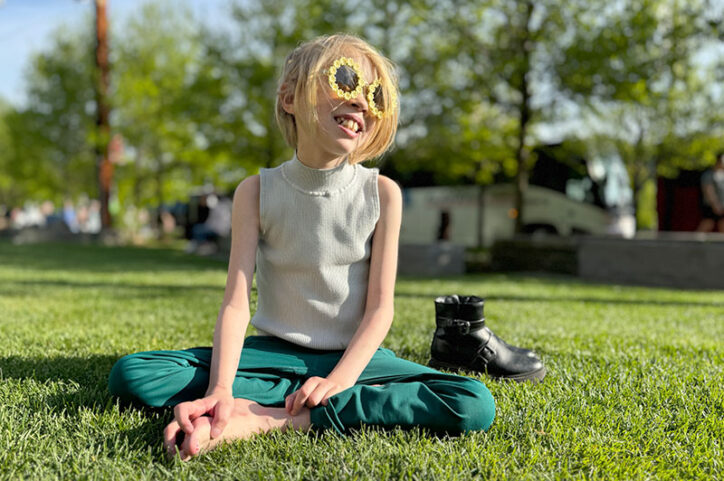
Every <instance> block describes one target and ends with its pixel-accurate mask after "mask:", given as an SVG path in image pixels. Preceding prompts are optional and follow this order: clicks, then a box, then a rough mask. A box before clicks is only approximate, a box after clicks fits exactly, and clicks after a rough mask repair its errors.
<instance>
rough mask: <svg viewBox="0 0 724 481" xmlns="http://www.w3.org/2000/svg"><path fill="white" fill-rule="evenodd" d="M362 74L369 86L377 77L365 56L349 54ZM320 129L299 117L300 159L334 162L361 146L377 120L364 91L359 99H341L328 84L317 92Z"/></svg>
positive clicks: (318, 126) (298, 148)
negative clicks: (306, 123)
mask: <svg viewBox="0 0 724 481" xmlns="http://www.w3.org/2000/svg"><path fill="white" fill-rule="evenodd" d="M347 56H348V57H350V58H352V59H353V60H354V61H355V62H356V63H357V65H359V67H360V70H361V71H362V80H363V81H364V82H365V83H367V84H369V83H371V82H373V81H374V79H375V78H376V72H375V69H374V68H373V66H372V64H371V62H370V61H369V60H368V59H367V58H366V57H365V56H363V55H360V54H357V55H355V54H351V55H347ZM316 110H317V117H318V119H319V123H318V125H317V129H314V128H310V127H312V126H309V125H305V124H304V120H303V117H301V116H297V127H298V131H297V135H298V139H299V140H298V147H297V150H298V152H299V156H300V157H302V158H305V156H306V158H310V159H311V158H312V157H313V158H316V159H317V160H320V161H321V160H325V161H330V160H335V159H341V158H343V157H346V156H347V155H349V154H350V153H351V152H353V151H355V150H356V149H357V148H358V147H360V146H362V145H363V144H364V143H365V141H366V140H367V139H368V138H369V137H370V136H371V134H372V132H373V131H374V127H375V123H376V121H377V119H376V117H375V116H374V115H372V114H371V113H370V106H369V104H368V102H367V99H366V97H365V90H364V89H363V90H362V93H361V94H360V95H358V96H357V97H354V98H351V99H349V100H345V99H344V98H340V97H339V96H338V95H337V94H336V93H335V92H334V90H332V88H331V87H330V86H329V85H328V84H327V82H326V81H325V82H323V84H322V85H321V86H320V87H318V90H317V107H316Z"/></svg>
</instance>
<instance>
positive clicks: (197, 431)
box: [109, 35, 495, 460]
mask: <svg viewBox="0 0 724 481" xmlns="http://www.w3.org/2000/svg"><path fill="white" fill-rule="evenodd" d="M398 106H399V102H398V101H397V79H396V75H395V72H394V68H393V65H392V63H391V62H390V61H389V60H388V59H386V58H384V57H383V56H382V55H380V54H379V53H378V52H377V51H376V50H375V49H374V48H373V47H371V46H370V45H369V44H367V43H366V42H364V41H363V40H361V39H359V38H357V37H354V36H350V35H333V36H328V37H320V38H317V39H314V40H312V41H309V42H307V43H304V44H302V45H301V46H299V47H298V48H296V49H295V50H294V51H293V52H292V53H291V54H290V55H289V57H288V58H287V59H286V61H285V63H284V66H283V71H282V74H281V78H280V82H279V89H278V95H277V108H276V116H277V122H278V124H279V126H280V128H281V130H282V133H283V134H284V137H285V138H286V140H287V142H288V143H289V144H290V145H291V146H292V147H293V148H294V149H295V151H296V152H295V155H294V157H293V158H292V159H291V160H288V161H287V162H285V163H283V164H282V165H280V166H278V167H275V168H272V169H261V173H260V174H259V175H255V176H251V177H248V178H246V179H245V180H244V181H243V182H241V184H240V185H239V186H238V188H237V189H236V193H235V195H234V203H233V221H232V243H231V255H230V259H229V270H228V278H227V283H226V291H225V294H224V299H223V302H222V305H221V309H220V311H219V316H218V320H217V323H216V329H215V333H214V342H213V348H195V349H187V350H183V351H151V352H142V353H136V354H131V355H128V356H125V357H123V358H122V359H120V360H119V361H118V362H117V363H116V365H115V366H114V367H113V369H112V371H111V375H110V380H109V387H110V391H111V393H112V394H114V395H116V396H119V397H120V398H122V399H124V400H129V401H135V402H140V403H143V404H146V405H149V406H157V407H162V406H168V407H171V406H173V407H174V419H173V421H171V423H170V424H169V425H168V426H167V427H166V429H165V431H164V446H165V448H166V449H167V451H168V453H169V454H171V455H174V454H175V453H176V450H177V449H178V451H179V454H180V456H181V459H184V460H185V459H189V458H191V457H193V456H196V455H198V454H199V453H202V452H205V451H208V450H210V449H213V448H214V447H215V446H217V445H218V444H219V443H221V442H228V441H233V440H237V439H244V438H248V437H250V436H252V435H254V434H256V433H262V432H266V431H269V430H271V429H275V428H279V429H281V430H285V429H288V428H293V429H301V430H308V429H328V428H332V429H335V430H337V431H338V432H340V433H347V432H348V431H349V430H350V429H354V428H359V427H360V426H361V425H363V424H366V425H374V426H383V427H393V426H400V427H402V428H411V427H414V426H421V427H424V428H427V429H429V430H430V431H432V432H436V433H448V434H459V433H463V432H468V431H474V430H485V429H488V427H489V426H490V424H491V423H492V422H493V417H494V416H495V405H494V402H493V398H492V396H491V394H490V392H489V391H488V389H487V388H486V387H485V385H484V384H483V383H481V382H480V381H477V380H474V379H471V378H467V377H462V376H458V375H454V374H445V373H441V372H439V371H436V370H434V369H432V368H429V367H426V366H422V365H419V364H416V363H414V362H411V361H407V360H404V359H400V358H398V357H396V356H395V354H394V353H393V352H392V351H390V350H388V349H384V348H381V347H380V345H381V343H382V341H383V340H384V338H385V336H386V334H387V332H388V330H389V329H390V325H391V324H392V319H393V298H394V291H395V289H394V287H395V286H394V284H395V274H396V269H397V250H398V238H399V231H400V221H401V210H402V199H401V193H400V189H399V188H398V187H397V185H396V184H395V183H394V182H393V181H392V180H390V179H389V178H387V177H384V176H380V175H378V171H377V169H370V168H365V167H362V166H361V165H360V162H363V161H366V160H368V159H373V158H375V157H378V156H380V155H381V154H383V153H384V152H385V151H386V150H387V149H388V148H389V146H390V145H391V144H392V141H393V139H394V135H395V132H396V130H397V120H398V114H399V108H398ZM255 267H256V283H257V290H258V308H257V310H256V313H255V314H254V316H253V318H251V324H253V325H254V326H255V327H256V328H257V331H258V333H259V335H258V336H250V337H248V338H246V339H244V335H245V332H246V330H247V327H248V324H249V322H250V312H249V297H250V293H251V285H252V277H253V275H254V270H255ZM181 439H182V441H181V442H180V443H178V444H180V446H178V447H177V441H179V440H181Z"/></svg>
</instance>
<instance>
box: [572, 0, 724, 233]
mask: <svg viewBox="0 0 724 481" xmlns="http://www.w3.org/2000/svg"><path fill="white" fill-rule="evenodd" d="M714 7H715V6H714V5H713V2H709V1H706V0H691V1H687V2H683V1H680V0H636V1H633V2H627V3H626V4H611V3H610V2H602V1H599V2H586V5H585V8H584V9H582V10H581V15H580V17H579V22H580V25H579V28H578V29H576V41H575V42H573V43H571V44H570V46H569V47H568V48H567V49H566V50H565V51H564V57H563V58H564V59H565V61H564V62H561V63H560V64H559V65H558V69H559V73H560V74H559V77H558V78H559V79H560V84H559V88H560V89H561V90H562V91H565V92H567V93H569V94H570V95H571V97H572V98H573V100H574V101H576V102H577V103H578V104H579V105H581V106H584V107H585V110H586V111H587V113H588V115H589V116H590V117H592V119H593V120H592V122H591V125H592V126H593V130H594V131H595V132H596V134H597V135H598V136H599V137H600V135H601V134H605V135H606V136H608V137H609V138H610V139H611V141H613V142H614V143H615V144H616V145H617V146H618V150H619V152H620V153H621V155H622V157H623V159H624V161H625V162H626V164H627V167H628V170H629V175H630V177H631V181H632V187H633V191H634V199H635V200H634V204H635V205H636V206H638V205H639V204H640V202H639V197H640V194H641V192H642V189H643V188H644V186H645V185H646V184H647V183H649V182H651V181H652V180H653V178H654V177H655V175H656V174H657V172H659V173H663V174H668V175H672V174H674V173H675V172H676V171H677V169H678V168H680V167H686V168H701V167H702V166H703V165H705V164H706V163H707V162H708V161H710V159H713V151H714V150H716V147H717V144H718V145H719V146H721V145H722V143H721V140H720V139H721V134H722V125H723V124H722V120H723V119H724V117H722V110H723V109H722V107H724V95H722V93H721V91H719V93H718V94H717V92H716V91H715V88H714V87H715V86H716V85H717V84H719V85H720V84H721V81H722V80H724V59H722V57H721V56H720V55H719V56H717V55H716V52H717V50H716V49H714V50H711V52H712V53H714V57H715V58H714V61H713V62H712V64H711V65H710V67H709V68H705V67H704V66H703V65H702V64H701V59H700V57H699V56H698V54H700V53H701V52H702V49H706V48H711V47H712V46H715V45H716V44H717V43H719V42H720V41H721V36H722V33H721V31H720V28H719V26H720V25H721V22H722V14H723V13H724V8H722V6H721V5H720V8H718V9H717V8H714ZM719 52H720V51H719ZM717 137H718V139H719V140H717ZM638 217H639V220H640V219H641V216H638ZM640 224H641V223H640ZM644 227H646V226H644Z"/></svg>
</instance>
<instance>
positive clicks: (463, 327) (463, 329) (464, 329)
mask: <svg viewBox="0 0 724 481" xmlns="http://www.w3.org/2000/svg"><path fill="white" fill-rule="evenodd" d="M455 321H456V323H457V327H458V332H459V333H460V334H461V335H463V336H464V335H466V334H469V333H470V322H468V321H461V320H460V319H455Z"/></svg>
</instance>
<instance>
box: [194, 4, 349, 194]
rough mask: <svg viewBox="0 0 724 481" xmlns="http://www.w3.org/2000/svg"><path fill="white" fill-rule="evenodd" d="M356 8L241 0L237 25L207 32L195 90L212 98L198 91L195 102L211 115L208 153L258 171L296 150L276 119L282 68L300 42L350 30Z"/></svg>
mask: <svg viewBox="0 0 724 481" xmlns="http://www.w3.org/2000/svg"><path fill="white" fill-rule="evenodd" d="M351 7H352V6H351V5H350V4H349V2H341V1H338V0H322V1H311V0H293V1H288V2H265V1H245V2H236V3H235V4H233V6H232V15H233V18H234V20H235V23H236V26H237V28H235V29H234V30H233V31H227V32H223V31H221V32H219V31H213V30H212V29H211V28H208V27H207V28H205V29H204V33H203V35H202V38H203V48H204V54H203V55H202V59H203V60H202V66H201V68H200V72H201V75H199V76H198V77H197V78H196V85H195V87H196V89H197V90H199V91H205V92H207V93H209V94H210V96H209V97H198V96H197V97H196V99H195V107H196V108H197V109H198V111H199V112H203V115H202V116H203V117H204V118H207V119H209V122H208V123H206V124H204V125H203V127H202V129H203V130H202V132H203V135H204V137H205V138H206V139H207V141H208V143H209V150H210V151H211V152H216V153H218V154H219V155H222V156H223V157H225V158H226V162H227V163H226V165H225V166H224V167H226V168H231V169H232V170H233V171H239V170H240V169H241V171H242V172H248V173H255V172H256V171H257V169H258V168H259V167H271V166H273V165H275V164H277V163H280V162H282V161H283V160H285V159H286V158H288V157H289V156H290V155H291V150H290V149H289V148H288V147H286V145H285V143H284V140H283V138H282V136H281V134H280V133H279V130H278V128H277V126H276V121H275V118H274V111H275V108H274V106H275V101H276V89H277V80H278V75H279V71H280V66H281V65H282V64H283V62H284V59H285V58H286V55H287V54H289V53H290V52H291V51H292V49H294V48H295V47H296V46H297V45H299V43H301V42H302V41H304V40H309V39H311V38H313V37H315V36H317V35H321V34H325V33H334V32H336V31H344V30H346V27H347V19H348V18H349V16H350V15H351V13H352V12H353V9H352V8H351ZM222 152H224V153H226V154H225V155H223V154H221V153H222ZM227 182H228V181H227ZM233 182H234V183H233V185H236V183H238V177H237V178H236V179H234V180H233Z"/></svg>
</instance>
